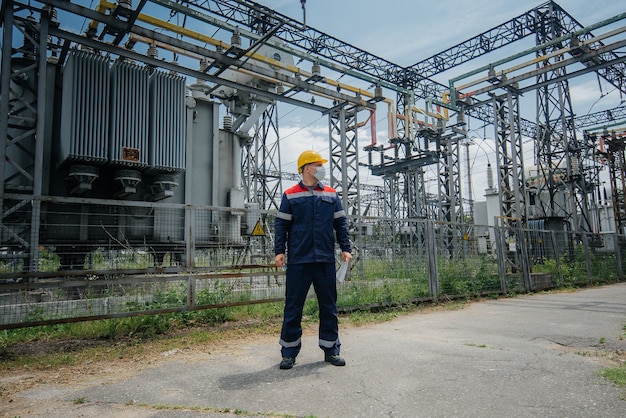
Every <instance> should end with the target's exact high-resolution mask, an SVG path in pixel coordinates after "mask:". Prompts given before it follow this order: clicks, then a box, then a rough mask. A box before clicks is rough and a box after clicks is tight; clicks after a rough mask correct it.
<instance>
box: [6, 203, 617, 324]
mask: <svg viewBox="0 0 626 418" xmlns="http://www.w3.org/2000/svg"><path fill="white" fill-rule="evenodd" d="M23 210H24V212H25V213H23V214H20V213H14V214H12V217H10V218H7V219H5V220H4V222H3V232H2V245H1V248H0V329H10V328H21V327H29V326H37V325H45V324H54V323H62V322H76V321H85V320H96V319H104V318H119V317H127V316H137V315H151V314H158V313H169V312H187V311H194V310H201V309H208V308H220V307H226V306H235V305H243V304H256V303H265V302H277V301H280V300H282V298H283V295H284V280H285V277H284V271H282V270H280V269H276V267H275V266H274V265H273V259H274V253H273V235H272V229H273V222H274V215H275V212H267V211H259V210H249V209H237V210H236V211H234V210H233V209H232V208H216V207H189V206H184V205H175V204H170V205H165V206H164V205H154V206H152V207H150V206H149V205H148V207H139V206H127V205H121V204H119V203H118V204H101V205H89V206H86V205H84V204H83V203H79V202H75V203H72V202H63V203H48V204H46V205H45V209H44V210H43V211H42V214H43V215H42V219H41V229H40V231H41V232H40V236H39V240H38V241H39V242H40V247H39V249H38V252H37V253H38V260H37V262H36V263H35V265H36V266H37V268H36V269H32V268H30V266H32V265H33V263H32V260H29V259H28V255H29V254H30V253H31V252H30V251H29V250H27V249H25V248H21V247H20V246H19V245H17V244H18V243H19V241H15V240H13V239H11V238H12V237H13V236H14V235H16V234H19V233H20V231H22V230H24V229H26V230H27V229H28V228H25V227H24V224H23V219H28V213H26V212H28V208H23ZM20 215H21V216H20ZM349 222H350V228H351V233H352V240H353V242H354V247H355V254H354V255H355V257H354V262H353V263H352V265H351V271H350V272H349V274H348V277H347V279H346V281H345V282H344V283H338V295H339V296H338V306H339V308H340V309H342V310H347V309H355V308H364V307H372V306H386V305H393V304H406V303H413V302H416V301H425V300H435V299H438V298H452V297H473V296H479V295H485V294H505V293H523V292H531V291H536V290H543V289H549V288H555V287H564V286H583V285H591V284H597V283H610V282H614V281H618V280H622V279H623V271H624V262H625V260H626V257H625V255H626V254H625V251H626V237H624V236H619V235H616V234H613V233H604V234H591V233H579V232H578V233H574V232H571V231H567V230H560V231H553V230H536V229H524V228H504V227H489V226H479V225H469V224H452V223H442V222H433V221H430V220H422V219H413V220H411V219H390V218H389V219H388V218H376V217H351V218H350V219H349ZM337 253H338V254H339V252H337ZM521 257H525V259H524V260H523V261H524V262H523V263H521V262H520V261H521V260H520V258H521ZM520 265H525V266H528V269H527V271H526V270H525V269H524V268H519V266H520Z"/></svg>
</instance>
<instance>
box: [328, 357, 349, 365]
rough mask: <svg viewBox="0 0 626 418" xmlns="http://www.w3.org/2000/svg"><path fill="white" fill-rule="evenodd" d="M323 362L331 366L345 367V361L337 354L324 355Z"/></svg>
mask: <svg viewBox="0 0 626 418" xmlns="http://www.w3.org/2000/svg"><path fill="white" fill-rule="evenodd" d="M324 361H327V362H328V363H330V364H332V365H333V366H345V365H346V361H345V360H344V359H343V358H342V357H340V356H339V354H324Z"/></svg>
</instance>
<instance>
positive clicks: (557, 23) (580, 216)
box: [536, 3, 592, 231]
mask: <svg viewBox="0 0 626 418" xmlns="http://www.w3.org/2000/svg"><path fill="white" fill-rule="evenodd" d="M559 11H560V9H558V8H556V7H554V5H552V4H551V3H549V4H547V5H546V8H545V10H539V9H538V10H537V11H536V12H537V23H538V25H537V31H536V42H537V44H538V45H541V44H545V43H548V42H549V41H551V40H553V39H555V38H560V37H561V36H563V35H565V34H566V33H567V32H566V30H567V28H566V27H564V26H563V24H562V20H561V19H559V18H558V12H559ZM562 47H563V45H561V44H560V43H556V44H552V45H551V46H549V47H546V48H545V49H543V50H541V51H539V52H538V54H537V55H538V56H541V55H549V54H550V53H551V52H553V51H555V50H557V49H560V48H562ZM562 59H563V57H562V56H557V57H555V58H553V59H550V60H547V61H545V62H544V63H543V64H540V65H539V66H540V67H542V66H543V67H549V66H550V65H553V64H557V63H558V61H560V60H562ZM537 84H539V85H542V87H540V88H539V89H537V125H538V127H539V129H538V136H537V138H536V163H537V166H538V171H539V179H540V180H541V181H539V182H538V184H537V194H538V195H542V194H543V193H547V195H548V196H549V200H548V202H543V201H542V199H538V202H539V203H540V204H541V205H540V210H541V214H540V215H543V216H563V217H565V218H566V219H567V220H568V221H570V224H571V227H572V228H573V229H574V230H583V231H592V225H591V221H590V219H589V199H588V195H587V187H586V179H585V175H584V173H583V165H584V160H583V158H582V157H583V155H584V153H585V150H583V149H582V144H581V143H579V141H578V139H577V135H576V127H575V126H574V112H573V110H572V103H571V97H570V91H569V82H568V80H567V77H566V68H565V67H564V66H563V67H560V68H559V67H558V66H556V65H555V69H554V70H552V71H545V72H541V73H540V74H539V75H538V77H537ZM563 192H565V195H566V198H567V200H566V201H565V202H563V201H562V200H561V199H559V197H560V196H562V195H563Z"/></svg>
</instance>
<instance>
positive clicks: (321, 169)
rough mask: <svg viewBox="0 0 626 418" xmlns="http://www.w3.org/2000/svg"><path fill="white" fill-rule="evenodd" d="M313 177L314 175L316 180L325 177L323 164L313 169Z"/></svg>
mask: <svg viewBox="0 0 626 418" xmlns="http://www.w3.org/2000/svg"><path fill="white" fill-rule="evenodd" d="M313 177H315V178H316V179H317V180H318V181H322V180H324V177H326V169H325V168H324V166H323V165H321V166H319V167H317V171H315V173H314V174H313Z"/></svg>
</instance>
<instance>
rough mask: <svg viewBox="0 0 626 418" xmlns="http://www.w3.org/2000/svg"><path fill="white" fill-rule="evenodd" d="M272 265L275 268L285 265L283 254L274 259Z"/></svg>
mask: <svg viewBox="0 0 626 418" xmlns="http://www.w3.org/2000/svg"><path fill="white" fill-rule="evenodd" d="M274 263H275V264H276V267H281V268H282V267H283V266H284V265H285V254H278V255H276V257H274Z"/></svg>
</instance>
